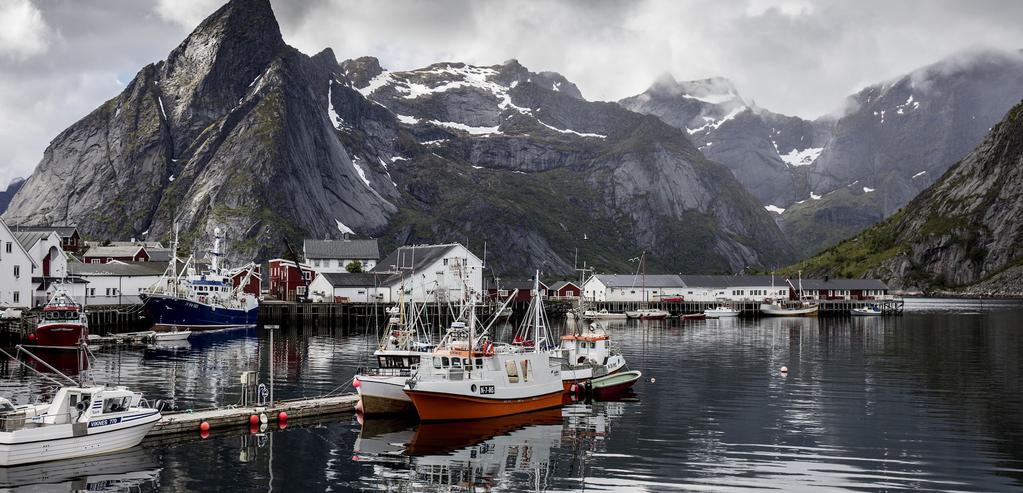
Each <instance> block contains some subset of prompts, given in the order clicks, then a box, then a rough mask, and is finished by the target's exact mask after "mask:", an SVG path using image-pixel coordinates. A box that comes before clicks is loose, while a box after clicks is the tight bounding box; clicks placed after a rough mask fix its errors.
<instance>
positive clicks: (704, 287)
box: [681, 275, 789, 302]
mask: <svg viewBox="0 0 1023 493" xmlns="http://www.w3.org/2000/svg"><path fill="white" fill-rule="evenodd" d="M681 277H682V282H684V283H685V285H686V289H685V291H684V292H683V293H682V296H684V297H685V299H686V301H721V300H727V301H757V302H762V301H764V300H765V299H774V300H777V299H788V297H789V286H788V284H787V283H786V282H785V278H783V277H781V276H709V275H682V276H681Z"/></svg>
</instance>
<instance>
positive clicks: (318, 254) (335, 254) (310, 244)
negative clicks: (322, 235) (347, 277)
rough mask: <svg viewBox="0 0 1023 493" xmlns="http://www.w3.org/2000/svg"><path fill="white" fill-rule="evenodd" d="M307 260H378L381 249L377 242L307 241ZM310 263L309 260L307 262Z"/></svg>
mask: <svg viewBox="0 0 1023 493" xmlns="http://www.w3.org/2000/svg"><path fill="white" fill-rule="evenodd" d="M302 249H303V251H304V252H305V258H306V259H311V258H317V259H324V258H327V259H359V260H377V259H379V258H380V248H379V247H378V246H377V240H373V239H371V240H305V241H304V242H302ZM307 261H308V260H307Z"/></svg>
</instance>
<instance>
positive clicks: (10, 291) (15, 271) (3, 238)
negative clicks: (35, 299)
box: [0, 219, 59, 308]
mask: <svg viewBox="0 0 1023 493" xmlns="http://www.w3.org/2000/svg"><path fill="white" fill-rule="evenodd" d="M58 246H59V245H58ZM36 267H37V265H36V263H35V260H32V255H31V254H29V252H28V251H27V250H25V248H24V247H23V246H22V245H21V242H20V241H18V238H17V237H16V236H15V235H14V232H12V231H11V229H10V228H8V227H7V223H5V222H4V221H3V219H0V307H3V306H11V307H19V308H28V307H30V306H31V304H32V292H33V291H34V285H33V283H32V276H33V273H34V272H35V270H36Z"/></svg>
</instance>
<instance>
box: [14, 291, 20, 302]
mask: <svg viewBox="0 0 1023 493" xmlns="http://www.w3.org/2000/svg"><path fill="white" fill-rule="evenodd" d="M14 302H15V303H20V302H21V292H19V291H15V292H14Z"/></svg>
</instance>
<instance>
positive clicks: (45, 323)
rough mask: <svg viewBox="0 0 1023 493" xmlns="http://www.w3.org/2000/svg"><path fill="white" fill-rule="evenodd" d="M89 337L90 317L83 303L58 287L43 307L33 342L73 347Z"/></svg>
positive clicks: (49, 345)
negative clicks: (79, 302)
mask: <svg viewBox="0 0 1023 493" xmlns="http://www.w3.org/2000/svg"><path fill="white" fill-rule="evenodd" d="M88 337H89V318H88V317H87V316H86V314H85V310H84V309H83V308H82V305H80V304H78V303H77V302H76V301H75V300H74V299H72V298H71V296H70V295H68V294H67V292H65V291H64V290H63V289H59V288H58V289H57V290H56V291H55V292H54V294H53V297H51V298H50V301H49V302H48V303H47V304H46V306H44V307H43V312H42V315H41V318H40V320H39V323H38V324H37V325H36V328H35V331H34V332H33V339H34V341H33V342H34V343H35V344H38V345H39V346H45V347H66V348H73V347H77V346H78V345H79V344H81V342H82V341H84V340H86V339H87V338H88Z"/></svg>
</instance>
